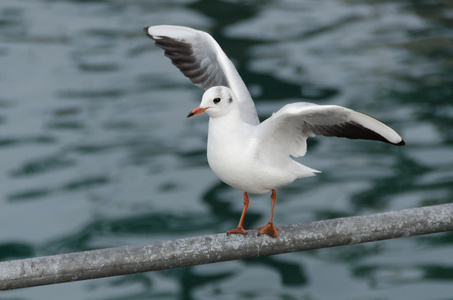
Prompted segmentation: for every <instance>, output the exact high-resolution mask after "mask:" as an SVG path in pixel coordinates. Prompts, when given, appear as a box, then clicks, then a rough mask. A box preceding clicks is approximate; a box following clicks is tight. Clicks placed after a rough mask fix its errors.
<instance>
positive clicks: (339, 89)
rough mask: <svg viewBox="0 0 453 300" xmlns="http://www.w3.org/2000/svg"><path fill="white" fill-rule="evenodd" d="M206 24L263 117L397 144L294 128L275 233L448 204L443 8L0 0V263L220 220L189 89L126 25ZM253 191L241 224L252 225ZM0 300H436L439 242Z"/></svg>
mask: <svg viewBox="0 0 453 300" xmlns="http://www.w3.org/2000/svg"><path fill="white" fill-rule="evenodd" d="M156 24H181V25H187V26H191V27H195V28H198V29H202V30H205V31H207V32H209V33H211V34H212V35H213V36H214V38H215V39H216V40H217V41H218V42H219V43H220V45H221V46H222V48H223V49H224V50H225V52H226V53H227V54H228V55H229V57H230V58H231V59H232V60H233V61H234V62H235V64H236V65H237V68H238V70H239V72H240V74H241V75H242V77H243V79H244V81H245V82H246V84H247V85H248V86H249V88H250V90H251V92H252V95H253V97H254V99H255V103H256V104H257V108H258V110H259V113H260V117H261V118H266V117H268V116H269V115H270V114H271V113H272V112H273V111H275V110H277V109H279V108H280V107H281V106H283V105H284V104H286V103H289V102H296V101H309V102H315V103H319V104H338V105H344V106H347V107H350V108H353V109H356V110H359V111H363V112H366V113H369V114H372V115H374V116H376V117H378V118H380V119H382V120H383V121H385V122H386V123H387V124H389V125H391V126H392V127H393V128H395V129H396V130H397V131H398V132H400V133H401V134H402V136H403V137H404V139H405V140H406V142H407V146H406V147H393V146H391V145H386V144H383V143H377V142H367V141H351V140H345V139H335V138H323V137H318V138H316V139H312V140H311V141H310V143H309V152H308V154H307V155H306V156H305V157H304V158H303V160H302V162H303V163H305V164H307V165H308V166H310V167H312V168H315V169H318V170H322V171H323V173H322V174H320V175H319V176H317V177H314V178H309V179H305V180H299V181H296V182H295V183H293V184H292V185H290V186H287V187H285V188H281V189H280V190H279V194H278V200H277V204H276V210H275V223H276V224H277V225H283V224H291V223H300V222H307V221H313V220H320V219H326V218H334V217H341V216H352V215H361V214H367V213H375V212H383V211H389V210H397V209H403V208H410V207H418V206H424V205H433V204H440V203H447V202H450V201H451V200H452V199H453V198H452V194H453V171H452V170H453V130H452V129H453V29H452V28H453V2H452V1H449V0H430V1H336V0H330V1H328V0H326V1H266V0H264V1H214V0H209V1H208V0H202V1H184V0H180V1H145V0H131V1H126V0H111V1H106V0H105V1H102V0H92V1H82V0H79V1H56V0H34V1H31V0H29V1H27V0H21V1H19V0H1V2H0V260H9V259H18V258H26V257H35V256H42V255H50V254H56V253H67V252H74V251H82V250H89V249H97V248H102V247H113V246H120V245H134V244H142V243H148V242H153V241H158V240H167V239H176V238H182V237H188V236H196V235H203V234H212V233H218V232H224V231H225V230H227V229H231V228H233V227H234V226H236V224H237V221H238V219H239V216H240V212H241V209H242V193H241V192H240V191H237V190H234V189H232V188H229V187H227V186H225V185H223V184H222V183H221V182H220V181H219V180H218V179H217V178H216V177H215V176H214V175H213V173H211V171H210V169H209V167H208V165H207V162H206V158H205V149H206V144H205V143H206V142H205V140H206V133H207V117H206V116H197V117H196V118H192V119H188V120H187V119H186V118H185V117H186V115H187V113H188V112H189V111H190V110H191V109H192V108H194V107H196V106H197V105H198V103H199V101H200V99H201V95H202V91H201V90H199V89H198V88H197V87H195V86H194V85H192V84H191V82H190V81H189V80H188V79H186V78H184V77H183V76H182V75H181V74H180V73H179V72H178V71H177V70H176V69H175V67H174V66H172V65H171V63H170V61H169V60H168V59H166V58H165V57H164V56H163V53H162V51H161V50H160V49H158V48H156V47H154V46H153V42H152V41H151V40H149V39H148V38H147V37H146V36H145V35H144V33H143V30H142V28H143V27H145V26H149V25H156ZM268 198H269V195H263V196H252V198H251V206H250V208H249V212H248V214H247V216H246V222H245V225H246V228H250V227H255V226H258V225H263V224H264V223H265V222H267V219H268V214H269V209H270V205H269V204H270V203H269V199H268ZM0 299H315V300H317V299H376V300H378V299H379V300H381V299H411V300H419V299H430V300H433V299H434V300H444V299H453V235H452V234H451V233H442V234H436V235H430V236H423V237H414V238H406V239H398V240H392V241H383V242H377V243H370V244H365V245H356V246H345V247H337V248H331V249H322V250H317V251H309V252H304V253H294V254H286V255H280V256H273V257H264V258H259V259H249V260H243V261H234V262H227V263H221V264H213V265H206V266H197V267H191V268H183V269H177V270H169V271H161V272H154V273H145V274H137V275H130V276H122V277H114V278H106V279H99V280H91V281H85V282H77V283H69V284H61V285H55V286H46V287H39V288H31V289H25V290H17V291H10V292H4V293H1V294H0Z"/></svg>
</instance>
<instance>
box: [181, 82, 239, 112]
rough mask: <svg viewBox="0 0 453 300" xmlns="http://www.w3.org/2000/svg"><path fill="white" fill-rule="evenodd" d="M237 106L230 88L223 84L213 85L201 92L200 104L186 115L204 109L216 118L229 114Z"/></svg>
mask: <svg viewBox="0 0 453 300" xmlns="http://www.w3.org/2000/svg"><path fill="white" fill-rule="evenodd" d="M237 107H238V104H237V100H236V97H235V96H234V94H233V91H232V90H231V89H229V88H227V87H225V86H214V87H212V88H210V89H208V90H207V91H206V92H205V93H204V94H203V98H202V99H201V103H200V106H198V107H197V108H195V109H194V110H192V111H191V112H190V113H189V114H188V115H187V117H191V116H194V115H197V114H199V113H202V112H204V111H206V113H207V114H208V115H209V116H210V117H212V118H217V117H221V116H225V115H227V114H229V113H230V112H231V111H233V110H235V109H237Z"/></svg>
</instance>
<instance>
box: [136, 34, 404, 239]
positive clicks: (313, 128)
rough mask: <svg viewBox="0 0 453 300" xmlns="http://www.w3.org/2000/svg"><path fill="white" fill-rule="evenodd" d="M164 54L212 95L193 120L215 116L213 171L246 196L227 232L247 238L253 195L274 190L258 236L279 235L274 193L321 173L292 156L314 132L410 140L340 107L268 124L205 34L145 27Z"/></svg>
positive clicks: (295, 110) (302, 111)
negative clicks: (246, 220)
mask: <svg viewBox="0 0 453 300" xmlns="http://www.w3.org/2000/svg"><path fill="white" fill-rule="evenodd" d="M145 31H146V33H147V35H148V36H149V37H150V38H152V39H153V40H155V43H156V45H157V46H158V47H160V48H162V49H164V50H165V56H167V57H169V58H170V59H171V61H172V63H173V64H174V65H175V66H176V67H178V68H179V69H180V70H181V72H182V73H183V74H184V75H185V76H187V77H189V78H190V79H191V80H192V82H193V83H195V84H196V85H198V86H199V87H201V88H203V89H205V90H207V91H206V92H205V93H204V95H203V98H202V100H201V104H200V106H198V107H197V108H195V109H194V110H192V111H191V112H190V113H189V115H188V116H187V117H190V116H193V115H196V114H199V113H202V112H205V111H206V113H207V114H208V115H209V117H210V118H209V132H208V146H207V156H208V163H209V166H210V167H211V169H212V171H213V172H214V173H215V174H216V175H217V176H218V177H219V178H220V179H221V180H222V181H223V182H225V183H226V184H228V185H230V186H232V187H234V188H236V189H239V190H241V191H243V192H244V208H243V210H242V215H241V218H240V220H239V224H238V226H237V228H235V229H232V230H229V231H227V234H232V233H234V234H246V233H247V232H246V231H245V230H244V228H243V221H244V216H245V212H246V210H247V208H248V205H249V198H248V194H247V193H253V194H263V193H267V192H272V195H271V200H272V209H271V216H270V219H269V222H268V224H266V225H265V226H262V227H260V228H257V229H258V232H259V235H261V234H268V235H270V236H272V237H276V236H277V230H276V229H275V227H274V225H273V212H274V204H275V198H276V192H275V190H276V189H277V188H278V187H281V186H284V185H287V184H289V183H291V182H293V181H294V180H296V179H298V178H303V177H309V176H314V175H315V174H316V173H318V172H319V171H317V170H314V169H311V168H309V167H306V166H304V165H302V164H300V163H298V162H296V161H295V160H293V159H292V157H300V156H304V155H305V153H306V151H307V143H306V140H307V138H308V137H312V136H315V135H324V136H337V137H346V138H350V139H367V140H378V141H382V142H385V143H390V144H393V145H397V146H403V145H405V143H404V141H403V139H402V138H401V137H400V136H399V135H398V134H397V133H396V132H395V131H394V130H393V129H391V128H390V127H388V126H387V125H385V124H384V123H382V122H380V121H379V120H377V119H375V118H373V117H371V116H369V115H366V114H363V113H360V112H357V111H354V110H351V109H348V108H345V107H341V106H336V105H316V104H313V103H305V102H298V103H292V104H287V105H285V106H284V107H283V108H281V109H280V110H279V111H277V112H276V113H274V114H272V116H271V117H270V118H268V119H266V120H265V121H263V122H262V123H260V122H259V120H258V116H257V113H256V109H255V105H254V103H253V100H252V98H251V96H250V93H249V92H248V89H247V87H246V86H245V84H244V82H243V81H242V79H241V77H240V76H239V74H238V72H237V70H236V68H235V67H234V65H233V63H232V62H231V61H230V60H229V59H228V57H227V56H226V55H225V53H224V52H223V51H222V49H221V48H220V46H219V45H218V44H217V42H216V41H215V40H214V39H213V38H212V37H211V36H210V35H209V34H207V33H206V32H203V31H198V30H195V29H192V28H188V27H182V26H171V25H160V26H151V27H148V28H145Z"/></svg>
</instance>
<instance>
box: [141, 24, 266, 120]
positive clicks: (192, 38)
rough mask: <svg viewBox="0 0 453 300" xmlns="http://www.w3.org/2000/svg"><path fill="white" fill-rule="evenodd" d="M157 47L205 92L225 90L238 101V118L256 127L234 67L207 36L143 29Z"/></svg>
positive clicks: (182, 29)
mask: <svg viewBox="0 0 453 300" xmlns="http://www.w3.org/2000/svg"><path fill="white" fill-rule="evenodd" d="M145 32H146V34H147V35H148V36H149V37H150V38H151V39H153V40H154V41H155V44H156V46H158V47H160V48H162V49H163V50H165V52H164V54H165V56H167V57H168V58H170V59H171V61H172V63H173V64H174V65H175V66H176V67H177V68H178V69H179V70H180V71H181V72H182V73H183V74H184V75H185V76H186V77H188V78H189V79H190V80H191V81H192V82H193V83H195V84H196V85H197V86H199V87H200V88H202V89H204V90H207V89H209V88H210V87H213V86H219V85H220V86H227V87H229V88H230V89H231V90H232V91H233V93H234V94H235V95H236V98H238V101H239V104H240V108H241V118H242V119H243V121H244V122H247V123H249V124H253V125H257V124H259V120H258V115H257V113H256V109H255V104H254V103H253V100H252V98H251V96H250V93H249V91H248V89H247V87H246V86H245V84H244V82H243V81H242V78H241V76H240V75H239V73H238V72H237V70H236V68H235V67H234V65H233V63H232V62H231V61H230V60H229V59H228V57H227V56H226V55H225V53H224V52H223V50H222V49H221V48H220V46H219V44H218V43H217V42H216V41H215V40H214V39H213V38H212V36H210V35H209V34H207V33H206V32H203V31H199V30H195V29H192V28H189V27H183V26H172V25H158V26H151V27H147V28H145Z"/></svg>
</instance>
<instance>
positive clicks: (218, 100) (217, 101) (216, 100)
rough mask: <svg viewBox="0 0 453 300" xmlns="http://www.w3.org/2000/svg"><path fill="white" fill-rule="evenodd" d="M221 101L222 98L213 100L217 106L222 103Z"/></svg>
mask: <svg viewBox="0 0 453 300" xmlns="http://www.w3.org/2000/svg"><path fill="white" fill-rule="evenodd" d="M220 100H221V99H220V98H214V100H213V101H214V103H215V104H217V103H219V102H220Z"/></svg>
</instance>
